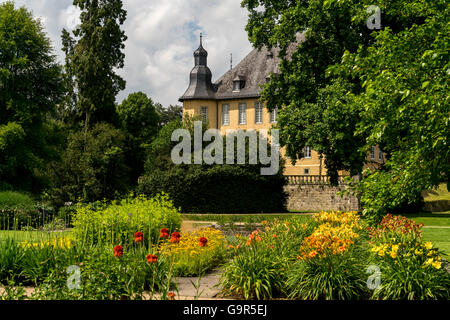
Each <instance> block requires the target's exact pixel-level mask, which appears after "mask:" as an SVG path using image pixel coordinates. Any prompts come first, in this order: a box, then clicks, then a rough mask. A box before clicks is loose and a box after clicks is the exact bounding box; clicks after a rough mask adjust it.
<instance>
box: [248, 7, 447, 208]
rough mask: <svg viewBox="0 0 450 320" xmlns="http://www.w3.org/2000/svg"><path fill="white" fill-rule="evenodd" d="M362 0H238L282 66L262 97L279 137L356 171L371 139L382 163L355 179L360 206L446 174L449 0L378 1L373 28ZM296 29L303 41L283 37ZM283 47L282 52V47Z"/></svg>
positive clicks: (255, 35)
mask: <svg viewBox="0 0 450 320" xmlns="http://www.w3.org/2000/svg"><path fill="white" fill-rule="evenodd" d="M372 4H373V3H372V1H368V0H344V1H342V0H307V1H290V0H260V1H256V0H244V1H243V2H242V5H243V6H245V7H247V8H248V10H249V12H250V18H249V22H248V25H247V31H248V33H249V38H250V40H251V41H252V42H253V43H254V44H255V45H256V46H262V45H267V46H280V48H281V53H280V58H281V59H282V62H281V67H280V69H281V72H282V73H281V74H280V75H273V76H272V77H271V81H270V82H269V83H268V84H267V85H266V86H265V89H264V91H263V98H264V99H265V100H267V102H268V105H269V107H270V108H273V107H275V106H279V107H280V108H281V111H280V113H279V119H278V120H279V121H278V127H279V128H280V130H281V134H280V140H281V144H282V145H284V146H286V150H287V155H288V156H289V157H291V158H296V157H301V156H302V150H303V148H304V146H305V145H309V146H311V147H312V148H313V149H316V150H318V151H319V152H320V153H321V154H323V155H324V156H325V164H326V167H327V169H328V171H327V172H328V174H329V175H330V176H331V178H333V179H332V180H333V181H336V176H337V170H339V169H347V170H350V172H351V173H352V174H353V173H356V172H360V171H361V169H362V168H363V164H364V158H365V154H366V152H367V151H368V150H369V148H370V147H371V146H372V145H375V144H379V145H380V146H381V148H382V149H383V151H385V153H386V154H387V157H386V159H387V162H386V165H385V167H384V168H383V170H381V171H377V172H375V173H368V174H367V175H365V177H364V179H363V182H362V183H360V184H359V190H360V191H361V192H362V193H363V201H364V205H365V206H366V212H368V213H370V212H372V213H375V214H379V213H383V212H386V211H387V210H389V209H392V208H394V207H396V206H398V205H400V204H402V203H403V202H405V201H406V202H412V201H414V199H417V196H418V195H419V196H420V191H422V190H424V189H426V188H429V187H431V186H433V185H436V184H437V183H438V182H439V181H440V180H444V181H448V175H449V174H448V172H449V167H448V163H450V161H449V153H448V150H449V149H448V136H449V131H448V120H449V118H448V114H449V113H448V112H449V109H448V105H449V104H448V97H447V96H448V94H447V91H448V70H449V65H448V61H449V60H448V45H449V42H448V39H449V37H448V35H449V31H448V26H449V24H448V21H449V14H448V9H449V7H448V3H447V1H445V0H413V1H408V2H405V1H401V0H380V1H377V3H376V4H377V6H378V7H379V9H380V10H381V23H380V26H379V27H381V30H372V29H371V28H369V27H368V26H370V23H368V20H369V21H370V16H371V15H372V14H373V12H368V9H369V7H370V5H372ZM299 33H303V34H304V41H303V42H301V43H299V44H298V45H296V46H295V48H294V50H293V52H289V50H288V49H291V48H292V43H293V42H294V41H295V40H296V37H297V35H298V34H299ZM287 53H289V54H287Z"/></svg>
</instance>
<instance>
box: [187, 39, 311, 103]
mask: <svg viewBox="0 0 450 320" xmlns="http://www.w3.org/2000/svg"><path fill="white" fill-rule="evenodd" d="M303 40H304V35H303V34H298V35H297V42H296V43H293V44H292V45H291V46H290V47H289V49H288V52H287V55H288V58H289V57H290V55H291V54H292V52H293V51H294V50H295V49H296V47H297V44H298V42H300V41H303ZM279 51H280V50H279V49H278V48H272V49H270V50H268V49H267V48H266V47H262V48H261V49H260V50H259V49H253V50H252V51H251V52H250V53H249V54H248V55H247V56H246V57H245V58H244V59H243V60H242V61H241V62H240V63H239V64H238V65H236V66H235V67H234V68H233V69H231V70H228V71H227V72H226V73H225V74H224V75H222V76H221V77H220V78H219V79H218V80H217V81H216V82H215V83H213V84H212V85H211V86H209V85H206V86H205V85H203V83H206V84H207V83H208V81H206V82H205V81H198V82H199V83H200V84H201V85H200V87H198V85H196V80H195V79H198V76H197V75H194V76H193V74H192V72H196V71H195V69H196V67H194V69H193V70H192V72H191V81H190V84H189V88H188V90H187V91H186V92H185V94H184V95H183V96H182V97H181V98H180V99H179V100H180V101H184V100H192V99H213V100H224V99H244V98H258V97H259V96H260V92H261V87H260V85H261V84H264V83H266V82H267V80H266V79H267V78H268V77H269V76H270V74H271V73H274V74H277V73H280V69H279V63H280V59H279V58H278V53H279ZM206 68H207V67H206ZM207 70H208V71H209V69H207ZM209 72H210V71H209ZM235 80H241V81H245V86H244V87H243V88H241V89H240V91H237V92H234V91H233V81H235Z"/></svg>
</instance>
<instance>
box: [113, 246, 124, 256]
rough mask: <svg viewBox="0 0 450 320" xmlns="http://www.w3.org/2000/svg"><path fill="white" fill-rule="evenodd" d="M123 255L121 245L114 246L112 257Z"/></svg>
mask: <svg viewBox="0 0 450 320" xmlns="http://www.w3.org/2000/svg"><path fill="white" fill-rule="evenodd" d="M122 255H123V247H122V246H121V245H117V246H115V247H114V257H121V256H122Z"/></svg>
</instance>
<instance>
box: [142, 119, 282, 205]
mask: <svg viewBox="0 0 450 320" xmlns="http://www.w3.org/2000/svg"><path fill="white" fill-rule="evenodd" d="M195 120H196V119H195V118H189V117H187V118H185V119H184V120H183V122H181V121H176V120H175V121H172V122H170V123H169V124H167V125H166V126H164V127H163V128H162V129H161V131H160V132H159V134H158V137H157V138H156V139H155V140H154V141H153V143H152V145H151V147H150V152H149V157H148V159H147V162H146V174H145V175H144V176H143V177H141V178H140V181H139V184H138V188H137V191H138V193H144V194H147V195H150V196H153V195H156V194H157V193H159V192H161V191H164V192H166V193H168V194H169V196H170V198H171V199H173V201H174V204H175V206H179V207H181V209H182V211H183V212H199V213H200V212H201V213H208V212H211V213H224V212H230V213H239V212H240V213H248V212H252V213H254V212H284V211H285V199H286V194H285V193H284V190H283V186H284V184H285V178H284V176H283V175H282V172H283V164H282V163H280V169H279V171H278V173H277V174H276V175H272V176H264V175H261V172H260V168H261V167H262V165H260V164H257V165H249V164H246V165H237V164H235V165H226V164H224V165H219V164H213V165H206V164H202V165H195V164H191V165H187V164H182V165H175V164H174V163H173V162H172V160H171V157H170V153H171V150H172V148H173V146H175V145H176V144H177V142H172V141H171V135H172V132H173V131H174V130H176V129H179V128H181V127H184V128H186V129H187V130H189V132H191V137H193V131H194V129H193V128H194V127H193V122H194V121H195ZM206 129H207V128H206V126H205V125H203V128H202V132H205V131H206ZM207 144H208V143H204V147H205V146H206V145H207ZM246 144H247V149H246V150H247V151H246V155H247V156H246V159H247V158H248V141H247V143H246ZM225 146H226V141H225V139H224V155H225V154H226V152H225ZM236 149H237V148H236V144H235V153H236V152H237V150H236ZM235 159H236V158H235ZM246 163H248V160H246Z"/></svg>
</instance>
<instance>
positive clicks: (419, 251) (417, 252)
mask: <svg viewBox="0 0 450 320" xmlns="http://www.w3.org/2000/svg"><path fill="white" fill-rule="evenodd" d="M414 253H415V255H416V256H421V255H422V254H423V252H422V250H419V249H416V250H415V251H414Z"/></svg>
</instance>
